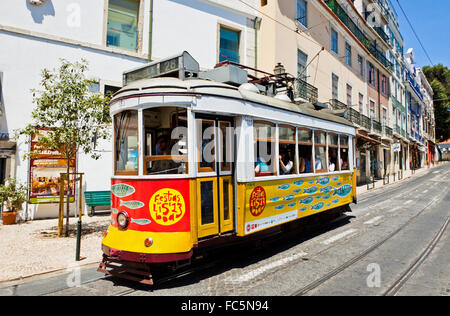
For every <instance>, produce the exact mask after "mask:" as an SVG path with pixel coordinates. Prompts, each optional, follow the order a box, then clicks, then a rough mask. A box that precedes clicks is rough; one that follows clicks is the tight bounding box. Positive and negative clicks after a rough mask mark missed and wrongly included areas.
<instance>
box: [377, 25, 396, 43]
mask: <svg viewBox="0 0 450 316" xmlns="http://www.w3.org/2000/svg"><path fill="white" fill-rule="evenodd" d="M374 30H375V31H376V32H377V33H378V35H380V37H381V38H382V39H383V41H385V42H386V43H387V44H390V45H391V46H393V45H392V42H391V41H390V38H389V36H388V35H387V34H386V32H385V31H384V30H383V28H382V27H378V26H375V27H374Z"/></svg>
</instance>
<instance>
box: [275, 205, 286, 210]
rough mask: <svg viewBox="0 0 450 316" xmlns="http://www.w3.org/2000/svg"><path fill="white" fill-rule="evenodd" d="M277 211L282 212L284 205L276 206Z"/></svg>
mask: <svg viewBox="0 0 450 316" xmlns="http://www.w3.org/2000/svg"><path fill="white" fill-rule="evenodd" d="M275 209H276V210H282V209H284V204H282V205H278V206H275Z"/></svg>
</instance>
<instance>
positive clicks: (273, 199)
mask: <svg viewBox="0 0 450 316" xmlns="http://www.w3.org/2000/svg"><path fill="white" fill-rule="evenodd" d="M279 200H280V197H279V196H277V197H274V198H271V199H270V200H269V201H270V202H277V201H279Z"/></svg>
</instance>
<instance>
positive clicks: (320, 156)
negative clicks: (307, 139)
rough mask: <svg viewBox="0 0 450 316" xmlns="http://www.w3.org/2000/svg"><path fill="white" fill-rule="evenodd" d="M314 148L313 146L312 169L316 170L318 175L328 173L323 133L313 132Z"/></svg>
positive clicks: (324, 135) (325, 139) (324, 134)
mask: <svg viewBox="0 0 450 316" xmlns="http://www.w3.org/2000/svg"><path fill="white" fill-rule="evenodd" d="M314 146H315V148H314V150H315V157H314V167H315V169H316V172H318V173H323V172H327V171H328V168H327V157H326V151H327V137H326V133H325V132H322V131H314Z"/></svg>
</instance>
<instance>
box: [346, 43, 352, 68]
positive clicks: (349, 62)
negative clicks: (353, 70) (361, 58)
mask: <svg viewBox="0 0 450 316" xmlns="http://www.w3.org/2000/svg"><path fill="white" fill-rule="evenodd" d="M345 63H346V64H347V65H348V66H350V67H352V47H351V46H350V45H349V44H348V43H345Z"/></svg>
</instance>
